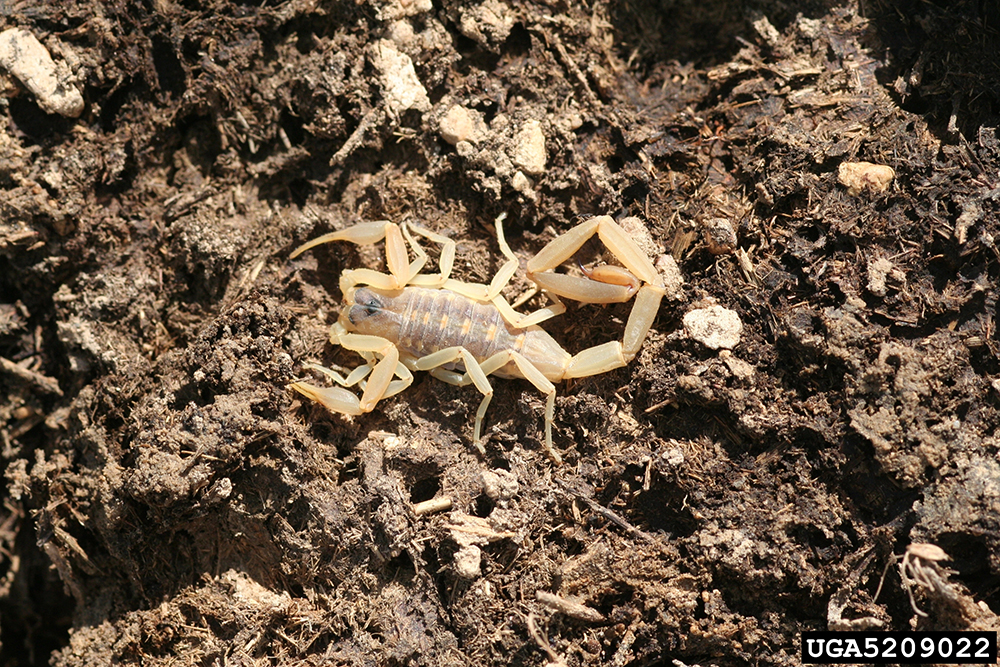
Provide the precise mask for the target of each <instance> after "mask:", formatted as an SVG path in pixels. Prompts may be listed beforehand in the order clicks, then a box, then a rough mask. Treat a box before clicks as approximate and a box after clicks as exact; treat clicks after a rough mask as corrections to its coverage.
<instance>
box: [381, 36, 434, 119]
mask: <svg viewBox="0 0 1000 667" xmlns="http://www.w3.org/2000/svg"><path fill="white" fill-rule="evenodd" d="M372 61H373V64H374V66H375V69H376V70H378V73H379V79H380V81H381V83H382V88H383V94H384V95H385V103H386V107H387V108H388V110H389V113H390V114H392V115H393V116H399V115H400V114H402V113H403V112H404V111H406V110H407V109H416V110H417V111H428V110H429V109H430V108H431V100H430V98H429V97H428V96H427V89H426V88H424V85H423V84H422V83H420V79H419V78H417V72H416V70H415V69H414V68H413V60H412V59H411V58H410V56H408V55H406V54H405V53H400V52H399V51H397V50H396V46H395V44H393V43H392V41H391V40H388V39H381V40H379V41H378V42H377V43H376V44H375V49H374V54H373V57H372Z"/></svg>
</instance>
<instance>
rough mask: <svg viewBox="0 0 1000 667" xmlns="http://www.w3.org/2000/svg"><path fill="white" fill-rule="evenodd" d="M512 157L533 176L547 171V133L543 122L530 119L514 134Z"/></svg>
mask: <svg viewBox="0 0 1000 667" xmlns="http://www.w3.org/2000/svg"><path fill="white" fill-rule="evenodd" d="M513 148H514V150H513V151H512V155H511V159H512V160H513V161H514V164H515V165H517V166H518V168H520V169H521V170H522V171H524V172H526V173H527V174H530V175H531V176H538V175H540V174H542V173H544V172H545V159H546V156H545V134H544V133H543V132H542V124H541V123H539V122H538V121H537V120H529V121H527V122H526V123H525V124H524V125H523V126H521V129H520V130H518V132H517V134H515V135H514V146H513Z"/></svg>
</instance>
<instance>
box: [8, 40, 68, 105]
mask: <svg viewBox="0 0 1000 667" xmlns="http://www.w3.org/2000/svg"><path fill="white" fill-rule="evenodd" d="M0 67H3V68H4V69H6V70H7V71H8V72H10V73H11V74H13V75H14V76H15V77H17V78H18V80H19V81H20V82H21V83H23V84H24V87H25V88H27V89H28V90H30V91H31V93H32V94H33V95H34V96H35V99H37V100H38V106H40V107H42V109H44V110H45V111H46V112H48V113H57V114H60V115H62V116H66V117H67V118H76V117H78V116H79V115H80V114H81V113H83V95H81V94H80V91H79V90H77V88H76V86H72V85H69V84H67V83H65V82H64V81H62V80H60V77H59V73H58V68H57V67H56V63H55V62H54V61H53V60H52V56H50V55H49V51H48V49H46V48H45V47H44V46H43V45H42V43H41V42H39V41H38V39H36V38H35V36H34V35H32V34H31V33H30V32H28V31H27V30H23V29H21V28H11V29H10V30H4V31H3V32H2V33H0Z"/></svg>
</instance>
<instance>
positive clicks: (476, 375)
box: [413, 347, 499, 454]
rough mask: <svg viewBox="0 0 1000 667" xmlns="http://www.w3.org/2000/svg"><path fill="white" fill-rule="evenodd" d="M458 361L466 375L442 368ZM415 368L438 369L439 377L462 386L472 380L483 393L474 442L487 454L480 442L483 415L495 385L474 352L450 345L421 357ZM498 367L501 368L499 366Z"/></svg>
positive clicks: (414, 364)
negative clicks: (459, 374) (487, 376)
mask: <svg viewBox="0 0 1000 667" xmlns="http://www.w3.org/2000/svg"><path fill="white" fill-rule="evenodd" d="M496 356H498V355H494V357H496ZM494 357H491V358H490V359H487V362H489V361H491V360H492V359H493V358H494ZM456 361H461V362H462V364H463V365H464V366H465V374H464V375H461V376H458V374H457V373H454V374H451V375H448V373H450V372H449V371H447V370H445V369H442V368H440V367H441V366H445V365H447V364H450V363H453V362H456ZM413 368H414V369H415V370H419V371H429V370H437V371H439V372H438V373H436V375H437V377H439V378H445V381H447V382H451V383H452V384H457V385H460V386H461V385H465V384H469V383H470V382H471V383H472V384H474V385H476V389H478V390H479V391H480V393H482V394H483V400H482V402H481V403H480V404H479V409H478V410H476V426H475V428H474V430H473V433H474V435H473V442H475V445H476V448H477V449H479V453H480V454H485V453H486V450H485V449H483V446H482V444H480V435H481V434H482V427H483V416H484V415H485V414H486V408H488V407H489V405H490V401H491V400H493V385H491V384H490V381H489V380H488V379H487V378H486V375H487V374H488V373H487V371H485V370H484V369H483V368H482V366H481V365H480V364H479V362H478V361H476V358H475V357H474V356H472V353H471V352H469V351H468V350H467V349H465V348H464V347H448V348H445V349H443V350H438V351H437V352H433V353H431V354H428V355H427V356H424V357H420V358H419V359H417V360H416V361H415V362H414V363H413ZM497 368H499V366H498V367H497ZM493 370H495V369H493ZM440 371H443V372H440ZM489 372H492V371H489ZM455 376H458V377H455Z"/></svg>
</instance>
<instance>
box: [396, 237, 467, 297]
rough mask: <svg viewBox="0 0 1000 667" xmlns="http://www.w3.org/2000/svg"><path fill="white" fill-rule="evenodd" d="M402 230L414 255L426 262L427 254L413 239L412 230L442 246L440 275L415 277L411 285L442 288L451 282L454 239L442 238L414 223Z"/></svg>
mask: <svg viewBox="0 0 1000 667" xmlns="http://www.w3.org/2000/svg"><path fill="white" fill-rule="evenodd" d="M402 229H403V235H404V236H405V237H406V240H407V241H409V243H410V247H411V248H413V252H414V254H416V255H417V257H423V258H424V261H426V260H427V253H425V252H424V249H423V248H421V247H420V244H419V243H417V240H416V239H414V238H413V235H412V234H410V231H411V230H412V231H413V232H415V233H417V234H419V235H420V236H423V237H424V238H425V239H428V240H430V241H433V242H434V243H437V244H439V245H440V246H441V256H440V257H439V258H438V271H439V273H438V275H434V274H422V275H418V276H414V277H413V278H411V279H410V284H411V285H418V286H420V287H441V286H442V285H444V284H445V283H446V282H447V281H448V280H449V277H450V276H451V269H452V267H453V266H454V265H455V241H454V239H450V238H448V237H447V236H442V235H441V234H437V233H435V232H432V231H431V230H429V229H424V228H423V227H420V226H419V225H414V224H412V223H404V224H403V226H402Z"/></svg>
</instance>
